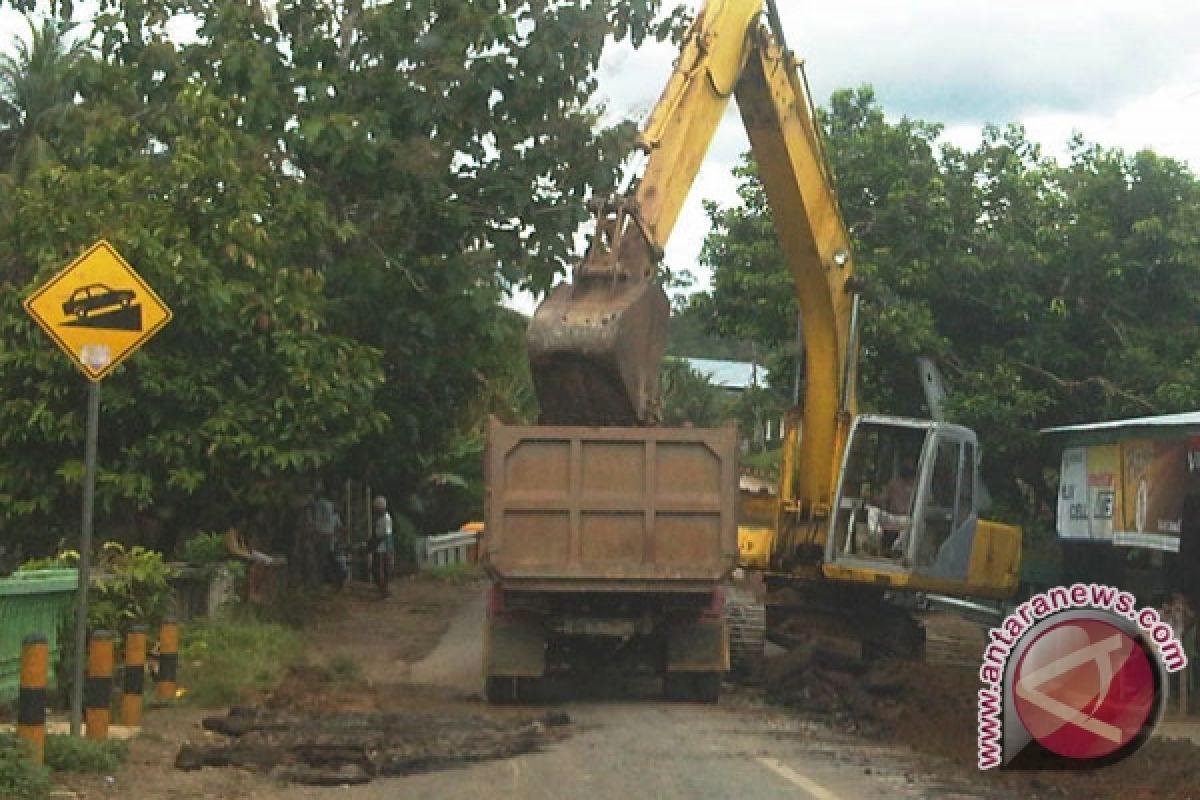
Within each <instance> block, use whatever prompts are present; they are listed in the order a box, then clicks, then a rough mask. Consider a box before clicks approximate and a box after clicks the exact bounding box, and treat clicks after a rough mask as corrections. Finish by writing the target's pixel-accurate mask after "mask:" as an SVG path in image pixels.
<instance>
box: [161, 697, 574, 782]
mask: <svg viewBox="0 0 1200 800" xmlns="http://www.w3.org/2000/svg"><path fill="white" fill-rule="evenodd" d="M569 723H570V719H569V718H568V717H567V715H566V714H564V713H562V712H549V713H547V714H544V715H542V716H541V717H537V718H534V717H516V718H512V717H510V718H504V719H496V718H492V717H488V716H483V715H479V714H462V713H450V714H447V713H439V714H422V713H383V712H345V713H329V714H322V713H310V714H296V713H287V712H279V711H270V710H267V709H261V708H235V709H233V710H231V711H230V712H229V713H228V714H226V715H225V716H223V717H208V718H206V719H205V720H204V723H203V725H204V728H205V729H206V730H209V731H213V732H215V733H220V734H224V735H225V736H227V737H229V740H228V741H227V742H225V743H222V744H216V745H195V744H184V745H183V747H182V748H180V750H179V754H178V755H177V756H176V759H175V766H176V767H177V768H179V769H183V770H193V769H199V768H201V767H225V766H232V767H243V768H252V769H255V770H259V771H262V772H269V773H270V774H271V775H272V776H273V777H275V778H277V779H280V780H285V781H290V782H294V783H306V784H317V785H339V784H354V783H366V782H367V781H369V780H371V779H372V778H374V777H377V776H395V775H411V774H413V773H417V772H430V771H434V770H439V769H445V768H447V767H452V766H457V765H460V764H465V763H471V762H476V761H486V760H489V759H496V758H508V757H510V756H514V755H518V754H521V753H528V752H531V751H533V750H537V749H539V748H540V747H542V746H543V745H545V744H547V743H549V742H551V741H556V740H559V739H561V738H563V737H564V736H566V735H567V732H566V731H567V726H568V725H569Z"/></svg>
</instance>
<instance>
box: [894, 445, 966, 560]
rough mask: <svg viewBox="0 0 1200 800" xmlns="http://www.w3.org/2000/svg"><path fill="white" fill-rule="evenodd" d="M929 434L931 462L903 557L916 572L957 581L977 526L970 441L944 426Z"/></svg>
mask: <svg viewBox="0 0 1200 800" xmlns="http://www.w3.org/2000/svg"><path fill="white" fill-rule="evenodd" d="M931 435H932V436H933V446H932V447H931V448H930V451H929V455H930V457H931V458H932V463H930V464H929V465H928V468H927V469H926V471H925V481H926V482H925V483H924V484H923V485H922V486H921V487H920V488H919V489H918V491H917V493H916V507H915V508H914V513H913V526H912V531H913V542H912V545H911V548H909V549H908V551H907V555H908V557H909V559H910V561H911V563H912V564H913V568H914V570H915V571H916V572H918V573H923V574H927V575H931V576H937V577H940V578H952V579H962V578H965V577H966V570H967V564H968V562H969V560H970V555H971V546H972V544H973V542H974V538H975V526H976V522H977V521H978V515H977V511H976V508H975V483H976V477H975V468H976V463H975V458H976V452H975V441H974V437H973V435H972V434H971V433H970V432H969V431H967V430H965V429H963V428H958V427H955V426H949V425H938V426H937V427H936V428H935V430H934V431H933V432H931Z"/></svg>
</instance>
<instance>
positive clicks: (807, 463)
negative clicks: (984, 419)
mask: <svg viewBox="0 0 1200 800" xmlns="http://www.w3.org/2000/svg"><path fill="white" fill-rule="evenodd" d="M806 83H807V80H806V78H805V76H804V72H803V64H802V62H801V60H800V59H799V58H798V57H796V55H795V54H794V53H792V52H791V51H790V50H789V49H788V47H787V45H786V43H785V41H784V37H783V30H782V26H781V24H780V21H779V14H778V10H777V8H776V4H775V2H774V0H709V2H708V3H706V4H705V5H704V7H703V8H702V9H701V11H700V13H699V14H698V15H697V16H696V18H695V19H694V21H693V22H692V24H691V26H690V28H689V29H688V31H687V32H686V33H685V35H684V37H683V40H682V43H681V46H680V53H679V57H678V59H677V60H676V62H675V66H674V70H673V72H672V74H671V76H670V78H669V79H668V81H667V85H666V87H665V88H664V90H663V93H662V96H661V97H660V99H659V101H658V103H657V104H656V105H655V107H654V109H653V110H652V111H651V113H650V116H649V117H648V119H647V121H646V124H645V126H644V128H643V130H642V132H641V135H640V138H639V146H640V147H641V149H642V150H644V151H645V152H646V153H647V154H648V158H647V160H646V164H645V168H644V171H643V173H642V175H641V177H640V179H639V180H638V181H637V182H636V184H635V186H634V188H633V189H632V190H631V191H630V192H629V193H627V194H625V195H623V196H620V197H616V198H601V199H599V200H598V201H597V202H596V203H595V205H594V210H595V232H594V233H593V234H592V236H591V239H590V242H589V245H588V249H587V251H586V253H585V254H584V257H583V259H582V260H581V261H580V263H578V264H577V265H576V266H575V268H574V270H573V274H572V280H571V281H570V282H564V283H562V284H560V285H559V286H557V287H556V288H555V289H554V291H553V292H552V293H551V294H550V295H549V296H548V297H547V298H546V299H545V300H544V301H543V302H542V304H541V305H540V306H539V307H538V309H537V310H536V311H535V312H534V315H533V317H532V318H531V320H530V323H529V328H528V331H527V334H526V344H527V349H528V354H529V362H530V369H531V373H532V376H533V382H534V388H535V390H536V393H537V397H538V402H539V405H540V408H541V417H540V418H539V424H538V425H536V426H529V427H527V428H518V429H508V428H506V427H505V426H500V425H493V427H492V430H491V433H490V436H491V440H490V442H489V448H490V452H489V455H488V475H487V492H488V497H487V503H488V505H489V509H488V512H487V515H488V518H487V519H488V521H487V524H488V534H487V535H488V538H489V540H490V541H489V545H488V553H487V563H488V564H489V569H490V570H491V571H492V575H493V577H494V579H495V584H494V587H493V590H492V594H493V603H492V604H491V605H490V606H489V621H488V654H487V656H486V663H485V674H486V676H487V681H488V696H489V697H490V698H493V699H510V698H513V697H516V696H519V695H520V694H521V690H522V687H523V684H522V680H526V681H534V682H536V681H537V680H538V679H539V678H540V677H541V676H544V675H545V674H546V672H547V669H549V668H552V667H554V666H556V663H557V662H556V656H555V654H556V653H562V652H570V651H572V650H573V649H577V650H578V651H579V652H581V653H587V652H588V648H592V649H591V651H590V652H591V655H592V657H593V659H594V660H599V661H607V660H614V659H617V658H618V656H620V655H622V654H623V653H625V652H626V651H631V650H635V649H637V648H636V647H634V646H633V640H634V638H635V636H642V637H643V638H645V636H646V634H647V633H648V632H649V633H650V634H652V635H651V636H650V637H649V641H648V642H645V644H646V646H647V647H648V651H647V652H651V653H654V652H657V659H658V662H657V667H658V669H659V671H660V672H662V673H663V674H664V676H665V678H666V688H667V691H668V694H676V693H677V692H679V691H680V687H682V686H686V688H687V689H689V690H693V691H692V693H693V694H696V695H698V696H702V697H703V698H704V699H715V697H716V691H717V689H715V688H713V687H714V686H716V687H718V688H719V675H717V673H719V671H720V670H721V669H722V668H723V667H724V665H725V664H726V662H727V659H728V657H729V648H728V644H727V642H728V641H729V640H730V639H732V641H733V642H734V643H735V645H736V646H735V648H734V652H735V653H736V654H737V655H738V656H739V658H744V659H751V658H754V657H755V655H756V654H758V655H761V652H762V647H763V643H764V635H765V634H764V628H766V627H770V628H773V629H774V630H775V631H779V630H781V629H784V628H786V632H787V634H788V635H789V637H790V638H789V641H795V640H796V639H797V638H799V639H816V640H823V641H826V642H828V641H838V642H839V651H850V650H853V651H855V652H857V653H860V654H862V655H864V656H871V655H875V654H892V655H909V656H919V655H920V653H921V652H922V651H923V645H924V636H923V630H922V629H921V627H920V625H919V624H918V623H917V621H916V620H914V619H913V618H912V617H911V615H909V614H908V613H907V611H906V610H905V609H904V607H903V604H897V603H894V602H892V600H893V599H894V597H895V596H896V595H899V594H905V593H908V594H911V593H915V592H937V593H941V594H948V595H953V596H957V597H988V598H1004V597H1008V596H1010V595H1011V594H1012V592H1013V590H1014V589H1015V587H1016V583H1017V572H1018V565H1019V563H1020V553H1021V531H1020V530H1019V529H1018V528H1016V527H1014V526H1011V525H1004V524H1000V523H997V522H992V521H988V520H985V519H982V518H981V516H980V513H979V510H980V502H979V501H980V495H981V493H980V491H979V488H978V487H979V486H980V479H979V446H978V443H977V441H976V437H975V434H974V432H973V431H971V430H969V429H967V428H965V427H962V426H958V425H953V424H950V423H947V422H942V421H933V420H913V419H905V418H900V417H894V416H890V415H886V414H860V413H859V410H858V400H857V378H858V374H857V373H858V350H859V330H860V327H861V321H862V320H861V316H862V304H861V297H862V293H863V290H864V283H863V280H862V278H861V277H860V276H858V275H857V274H856V271H855V264H854V257H853V254H852V252H851V243H850V236H849V233H848V231H847V228H846V225H845V222H844V220H843V219H842V216H841V212H840V209H839V207H838V203H837V196H836V192H835V189H834V183H833V176H832V171H831V169H830V167H829V163H828V159H827V158H826V154H825V150H824V145H823V142H822V136H821V131H820V128H819V127H818V126H817V124H816V122H815V120H816V112H815V109H814V107H813V105H812V100H811V97H810V96H809V94H808V91H807V88H806ZM733 98H736V100H737V104H738V110H739V112H740V114H741V118H742V123H743V125H744V127H745V129H746V132H747V135H748V137H749V140H750V145H751V148H752V151H753V154H754V158H755V161H756V163H757V169H758V174H759V176H760V177H761V179H762V182H763V187H764V189H765V191H766V196H767V200H768V203H769V205H770V209H771V213H772V217H773V220H774V223H775V230H776V233H777V234H778V237H779V241H780V245H781V248H782V251H783V255H784V259H785V261H786V264H787V267H788V269H789V271H790V273H791V275H792V278H793V285H792V290H793V292H794V296H795V301H796V305H797V309H798V311H799V312H800V317H801V321H802V326H803V327H802V331H803V340H804V381H803V392H802V396H801V398H800V403H799V404H798V405H797V407H796V408H794V409H792V410H791V411H790V412H789V413H788V421H787V430H786V436H785V441H784V444H783V448H782V459H781V463H780V466H779V490H778V492H777V493H776V494H775V495H774V496H773V497H768V498H764V499H761V501H760V502H758V503H757V504H756V505H757V506H758V508H757V509H756V513H755V514H753V515H747V520H746V521H747V523H748V524H747V525H746V527H745V529H744V531H743V533H742V535H741V536H740V539H739V540H738V548H739V556H740V562H741V565H742V569H743V570H744V571H748V572H749V573H750V574H751V575H752V577H754V578H756V579H757V585H759V586H764V587H765V589H766V590H770V591H769V592H767V591H762V592H758V591H752V592H751V593H750V594H749V596H747V594H746V593H745V592H742V591H736V590H735V591H731V592H729V593H726V592H724V591H722V588H721V582H722V581H723V580H724V578H725V573H726V572H727V568H728V567H730V566H731V562H730V561H728V560H727V559H726V558H725V557H724V553H725V552H726V549H725V548H726V547H727V541H728V539H727V537H728V536H729V533H728V532H727V530H726V528H725V527H724V525H725V516H724V514H723V513H722V514H721V515H720V518H721V522H720V524H719V525H718V528H719V530H720V534H719V535H718V536H717V537H716V538H715V539H714V538H713V537H712V536H710V535H709V534H706V533H704V531H706V530H710V527H709V526H710V525H713V524H717V523H716V522H715V517H714V518H713V520H705V518H704V515H705V513H708V512H704V511H703V510H698V511H696V512H694V514H693V515H692V517H688V515H687V514H686V513H685V512H684V511H683V509H682V507H681V506H678V505H675V504H674V503H673V502H672V501H671V498H675V497H682V496H687V492H689V491H693V490H695V491H702V493H703V494H704V495H705V496H711V497H714V498H715V497H717V496H720V497H724V496H725V494H726V493H731V494H735V493H736V487H737V479H736V475H735V474H734V473H730V472H728V471H729V470H730V469H732V468H733V466H734V463H735V453H734V447H733V436H732V434H730V435H729V438H728V440H723V439H720V438H719V436H718V435H717V434H715V433H714V434H710V433H707V432H705V433H701V432H696V431H688V429H668V428H662V427H659V423H660V418H661V409H660V407H659V397H658V376H659V370H660V367H661V362H662V358H663V353H664V350H665V343H666V323H667V318H668V316H669V311H670V305H669V303H668V301H667V298H666V295H665V293H664V292H663V290H662V287H661V286H660V285H659V284H658V282H657V280H656V277H657V272H658V263H659V261H660V260H661V257H662V254H663V251H664V248H665V246H666V242H667V240H668V238H669V237H670V235H671V231H672V230H673V228H674V226H675V223H676V222H677V220H678V217H679V213H680V209H681V208H682V206H683V202H684V199H685V197H686V195H687V194H688V192H689V190H690V188H691V185H692V183H693V181H694V180H695V177H696V174H697V172H698V171H699V168H700V165H701V163H702V162H703V160H704V156H705V153H706V152H707V150H708V147H709V144H710V143H711V141H712V138H713V136H714V134H715V132H716V128H717V125H718V123H719V121H720V120H721V118H722V116H723V114H724V111H725V109H726V107H727V106H728V103H729V101H730V99H733ZM559 426H563V427H559ZM710 435H711V436H713V437H715V438H712V439H708V438H706V437H708V436H710ZM693 437H697V438H693ZM693 442H695V443H697V447H698V449H697V450H696V451H694V455H688V456H683V455H681V454H682V453H685V452H691V451H689V450H688V448H686V447H683V445H684V444H685V443H693ZM699 442H706V444H705V445H704V446H703V448H699V444H698V443H699ZM722 442H724V444H722ZM660 445H662V446H665V447H666V449H665V451H664V452H674V453H676V454H677V455H678V457H679V459H680V461H681V462H686V461H689V460H691V459H693V458H694V459H695V460H696V461H697V462H701V461H705V460H707V461H709V462H710V463H711V464H713V465H716V464H720V465H721V469H720V470H717V469H716V468H715V466H714V467H712V468H711V469H708V475H711V476H715V475H717V474H722V475H728V476H729V477H728V480H726V481H725V484H724V485H722V486H719V487H718V486H715V485H712V486H710V485H709V484H708V483H706V482H700V483H696V481H697V480H698V479H697V478H696V477H695V476H693V475H692V474H691V473H690V472H689V471H687V470H683V469H672V470H668V471H663V469H662V468H663V463H662V462H661V460H659V456H658V454H659V448H660ZM701 450H703V451H704V453H705V454H704V455H700V452H701ZM706 480H707V479H706ZM680 481H682V482H684V484H683V485H679V482H680ZM546 486H555V487H557V488H556V489H555V490H554V491H550V490H548V489H545V488H544V487H546ZM618 487H626V488H621V489H618ZM893 487H897V488H900V487H903V491H893V490H892V489H893ZM633 488H637V489H638V491H639V492H640V493H637V492H634V491H633ZM885 497H890V500H889V501H888V502H884V498H885ZM660 503H663V504H664V505H662V506H661V507H660V506H659V504H660ZM708 507H709V506H698V507H697V508H698V509H705V508H708ZM722 507H724V506H722ZM664 509H665V510H666V513H665V515H663V514H660V511H663V510H664ZM751 517H752V518H751ZM664 525H665V527H663V526H664ZM714 530H715V529H714ZM734 536H735V537H737V533H736V531H735V532H734ZM684 541H688V542H690V544H688V545H687V547H684V546H683V545H682V542H684ZM701 542H706V543H707V544H704V545H701V544H700V543H701ZM717 543H719V544H717ZM693 546H694V547H704V548H708V547H711V548H712V549H711V553H710V555H711V556H712V558H711V560H710V559H709V557H708V556H706V557H705V558H704V559H701V560H699V561H696V560H692V561H689V559H696V558H698V554H699V550H697V551H696V552H695V553H690V552H688V548H690V547H693ZM718 552H719V553H720V554H721V555H720V556H719V557H718V556H717V554H718ZM685 554H686V555H685ZM700 564H703V565H704V568H703V569H699V568H698V566H699V565H700ZM750 585H751V586H752V587H753V586H754V585H755V582H754V581H751V582H750ZM736 588H737V587H735V589H736ZM706 597H707V598H710V599H709V601H708V602H707V604H706V602H705V599H704V598H706ZM767 600H770V601H771V602H769V603H768V602H766V601H767ZM718 606H722V607H723V611H722V612H719V611H718V610H717V609H718ZM768 611H771V612H772V613H771V614H768V613H767V612H768ZM722 613H724V615H725V618H726V619H727V620H728V622H722V621H721V617H722ZM764 619H765V620H766V623H767V624H766V625H764ZM676 623H678V624H676ZM731 628H732V630H731ZM572 636H574V637H575V639H576V641H575V642H574V643H572V644H568V643H567V642H566V639H567V638H570V637H572ZM655 648H658V649H657V651H656V650H655ZM752 669H753V666H752V665H751V666H750V667H749V670H750V671H752ZM534 685H535V683H530V684H529V686H530V687H531V688H532V687H533V686H534Z"/></svg>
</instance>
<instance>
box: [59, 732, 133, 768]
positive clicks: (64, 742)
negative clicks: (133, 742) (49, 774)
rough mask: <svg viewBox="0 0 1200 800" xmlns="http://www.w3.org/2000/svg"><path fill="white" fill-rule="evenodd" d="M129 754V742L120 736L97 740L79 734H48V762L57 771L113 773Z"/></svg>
mask: <svg viewBox="0 0 1200 800" xmlns="http://www.w3.org/2000/svg"><path fill="white" fill-rule="evenodd" d="M128 754H129V745H128V743H127V742H123V741H121V740H119V739H108V740H106V741H103V742H94V741H92V740H91V739H84V738H82V737H79V736H66V735H63V734H55V733H52V734H48V735H47V736H46V766H47V767H49V768H50V769H52V770H54V771H55V772H107V773H112V772H115V771H116V770H117V768H118V767H120V766H121V764H122V763H123V762H124V761H125V756H126V755H128Z"/></svg>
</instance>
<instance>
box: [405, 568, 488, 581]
mask: <svg viewBox="0 0 1200 800" xmlns="http://www.w3.org/2000/svg"><path fill="white" fill-rule="evenodd" d="M419 574H420V575H421V576H422V577H428V578H433V579H434V580H439V581H446V582H448V583H470V582H471V581H474V580H477V579H479V578H482V577H483V568H482V567H479V566H477V565H475V564H446V565H445V566H441V567H430V568H429V569H427V570H424V571H423V572H421V573H419Z"/></svg>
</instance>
